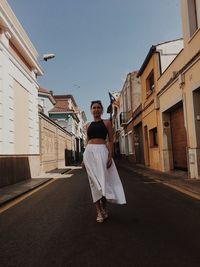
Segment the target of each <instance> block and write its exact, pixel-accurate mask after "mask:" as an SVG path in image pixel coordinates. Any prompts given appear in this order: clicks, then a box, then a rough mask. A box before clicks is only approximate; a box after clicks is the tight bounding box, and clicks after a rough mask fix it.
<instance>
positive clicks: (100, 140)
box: [88, 138, 106, 145]
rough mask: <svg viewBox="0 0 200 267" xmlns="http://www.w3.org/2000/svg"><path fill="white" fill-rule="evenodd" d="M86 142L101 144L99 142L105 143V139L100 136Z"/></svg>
mask: <svg viewBox="0 0 200 267" xmlns="http://www.w3.org/2000/svg"><path fill="white" fill-rule="evenodd" d="M88 144H90V145H91V144H93V145H94V144H95V145H101V144H106V141H105V140H104V139H101V138H93V139H90V140H89V141H88Z"/></svg>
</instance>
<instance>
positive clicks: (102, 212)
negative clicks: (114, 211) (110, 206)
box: [101, 209, 108, 219]
mask: <svg viewBox="0 0 200 267" xmlns="http://www.w3.org/2000/svg"><path fill="white" fill-rule="evenodd" d="M101 214H102V216H103V218H104V219H107V218H108V212H107V211H106V210H105V209H102V210H101Z"/></svg>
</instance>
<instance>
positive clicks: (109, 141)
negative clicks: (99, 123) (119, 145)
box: [106, 120, 113, 168]
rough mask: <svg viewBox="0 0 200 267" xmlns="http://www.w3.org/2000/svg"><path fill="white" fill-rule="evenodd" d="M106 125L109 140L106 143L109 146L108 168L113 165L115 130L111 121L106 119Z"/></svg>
mask: <svg viewBox="0 0 200 267" xmlns="http://www.w3.org/2000/svg"><path fill="white" fill-rule="evenodd" d="M106 127H107V130H108V142H107V144H106V146H107V148H108V161H107V168H109V167H110V166H111V165H112V154H113V130H112V124H111V121H110V120H108V121H106Z"/></svg>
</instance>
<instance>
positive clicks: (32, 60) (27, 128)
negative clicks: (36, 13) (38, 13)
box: [0, 0, 43, 186]
mask: <svg viewBox="0 0 200 267" xmlns="http://www.w3.org/2000/svg"><path fill="white" fill-rule="evenodd" d="M37 58H38V53H37V51H36V49H35V48H34V46H33V44H32V43H31V41H30V39H29V37H28V36H27V34H26V32H25V31H24V29H23V28H22V26H21V24H20V23H19V21H18V20H17V18H16V16H15V14H14V13H13V11H12V10H11V8H10V6H9V5H8V3H7V1H6V0H1V1H0V186H5V185H9V184H12V183H16V182H17V181H19V180H23V179H26V178H30V177H31V176H33V175H38V174H39V170H40V156H39V123H38V87H39V86H38V83H37V76H38V75H42V74H43V71H42V69H41V67H40V65H39V64H38V61H37Z"/></svg>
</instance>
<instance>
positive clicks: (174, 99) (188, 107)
mask: <svg viewBox="0 0 200 267" xmlns="http://www.w3.org/2000/svg"><path fill="white" fill-rule="evenodd" d="M180 3H181V16H182V28H183V41H184V48H183V49H182V50H181V52H180V53H179V54H178V56H177V57H176V58H175V60H174V61H173V62H172V63H171V64H170V65H169V66H168V68H167V69H166V70H165V72H164V73H163V74H162V75H161V77H160V78H159V79H158V82H157V84H158V88H159V90H158V93H157V100H158V104H159V120H158V121H159V124H160V128H159V142H160V160H161V169H162V170H163V171H168V170H171V169H184V170H188V174H189V177H190V178H200V75H199V70H200V45H199V44H200V1H199V0H196V1H193V0H182V1H180Z"/></svg>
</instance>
